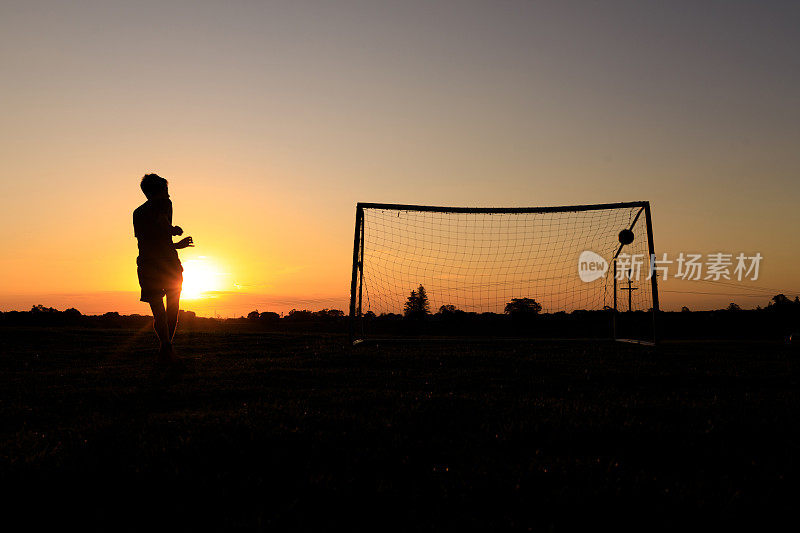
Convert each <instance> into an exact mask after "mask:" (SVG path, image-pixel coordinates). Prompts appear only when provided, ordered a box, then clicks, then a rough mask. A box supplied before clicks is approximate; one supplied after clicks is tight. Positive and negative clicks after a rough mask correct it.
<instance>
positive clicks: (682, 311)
mask: <svg viewBox="0 0 800 533" xmlns="http://www.w3.org/2000/svg"><path fill="white" fill-rule="evenodd" d="M691 312H692V310H691V309H689V308H688V307H686V306H685V305H684V306H683V307H681V313H691Z"/></svg>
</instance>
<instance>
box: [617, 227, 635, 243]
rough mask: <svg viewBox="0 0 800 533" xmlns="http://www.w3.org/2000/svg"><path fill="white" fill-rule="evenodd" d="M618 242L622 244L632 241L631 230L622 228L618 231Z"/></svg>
mask: <svg viewBox="0 0 800 533" xmlns="http://www.w3.org/2000/svg"><path fill="white" fill-rule="evenodd" d="M619 242H621V243H622V244H630V243H632V242H633V232H632V231H631V230H629V229H624V230H622V231H620V232H619Z"/></svg>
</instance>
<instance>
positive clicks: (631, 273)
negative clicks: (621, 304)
mask: <svg viewBox="0 0 800 533" xmlns="http://www.w3.org/2000/svg"><path fill="white" fill-rule="evenodd" d="M632 275H633V268H631V269H630V270H628V286H627V287H621V288H620V290H621V291H628V311H633V305H632V304H633V298H632V296H633V291H636V290H639V289H638V287H631V276H632Z"/></svg>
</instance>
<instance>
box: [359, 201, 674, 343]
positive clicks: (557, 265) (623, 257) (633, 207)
mask: <svg viewBox="0 0 800 533" xmlns="http://www.w3.org/2000/svg"><path fill="white" fill-rule="evenodd" d="M654 258H655V250H654V244H653V227H652V219H651V211H650V204H649V202H646V201H640V202H620V203H607V204H592V205H573V206H552V207H509V208H496V207H495V208H480V207H441V206H425V205H403V204H382V203H362V202H359V203H358V204H357V205H356V217H355V228H354V234H353V264H352V273H351V283H350V309H349V311H350V312H349V315H350V336H351V340H352V341H358V340H361V339H364V338H366V337H368V336H369V337H374V336H376V335H377V336H389V337H403V336H408V335H413V336H415V337H419V336H426V337H427V336H431V337H434V336H447V335H450V336H453V335H454V336H459V337H460V336H470V337H476V336H480V337H491V338H498V337H519V336H521V337H526V338H527V337H540V338H543V337H547V338H615V339H619V340H623V339H633V340H635V341H642V342H655V339H656V336H657V335H656V318H657V314H658V309H659V302H658V283H657V275H656V273H655V272H654V271H653V267H654Z"/></svg>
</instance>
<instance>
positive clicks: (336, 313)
mask: <svg viewBox="0 0 800 533" xmlns="http://www.w3.org/2000/svg"><path fill="white" fill-rule="evenodd" d="M316 314H317V316H319V317H322V318H342V317H343V316H344V311H342V310H341V309H323V310H321V311H317V313H316Z"/></svg>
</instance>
